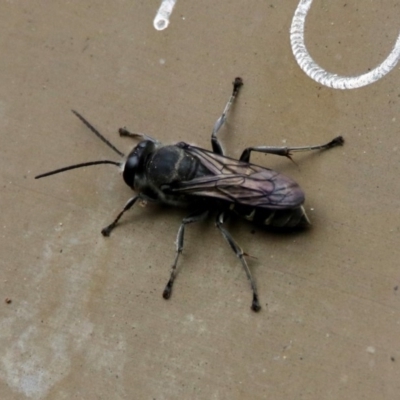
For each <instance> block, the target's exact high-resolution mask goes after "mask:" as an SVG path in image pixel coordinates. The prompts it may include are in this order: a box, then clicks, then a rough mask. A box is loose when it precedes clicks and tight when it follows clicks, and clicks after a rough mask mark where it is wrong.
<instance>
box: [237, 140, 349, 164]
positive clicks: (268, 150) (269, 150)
mask: <svg viewBox="0 0 400 400" xmlns="http://www.w3.org/2000/svg"><path fill="white" fill-rule="evenodd" d="M343 143H344V139H343V137H342V136H338V137H335V138H334V139H333V140H331V141H330V142H329V143H326V144H321V145H316V146H303V147H272V146H256V147H248V148H247V149H245V150H244V151H243V153H242V155H241V156H240V161H244V162H250V153H251V152H252V151H257V152H259V153H265V154H275V155H277V156H285V157H288V158H290V156H291V154H292V153H295V152H300V151H311V150H327V149H331V148H332V147H336V146H341V145H342V144H343Z"/></svg>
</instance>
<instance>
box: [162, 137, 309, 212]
mask: <svg viewBox="0 0 400 400" xmlns="http://www.w3.org/2000/svg"><path fill="white" fill-rule="evenodd" d="M182 145H185V146H184V150H185V151H186V152H187V153H188V154H190V155H191V156H193V157H194V158H195V159H197V160H198V161H199V162H200V163H201V165H202V166H203V167H205V168H206V169H207V170H208V171H209V172H210V173H209V174H207V175H205V176H201V177H198V178H194V179H192V180H190V181H183V182H176V183H174V184H172V185H171V186H170V187H169V190H171V191H172V192H174V193H185V194H190V195H195V196H205V197H212V198H218V199H221V200H225V201H229V202H232V203H238V204H241V205H248V206H253V207H263V208H269V209H271V208H272V209H284V208H296V207H298V206H300V205H301V204H302V203H303V202H304V193H303V191H302V190H301V188H300V186H299V185H298V184H297V183H296V182H295V181H293V180H292V179H290V178H288V177H287V176H285V175H282V174H280V173H278V172H276V171H273V170H271V169H268V168H263V167H260V166H258V165H254V164H249V163H246V162H243V161H239V160H235V159H233V158H229V157H225V156H221V155H218V154H215V153H212V152H211V151H208V150H204V149H201V148H199V147H194V146H190V145H188V144H186V143H182ZM182 147H183V146H182Z"/></svg>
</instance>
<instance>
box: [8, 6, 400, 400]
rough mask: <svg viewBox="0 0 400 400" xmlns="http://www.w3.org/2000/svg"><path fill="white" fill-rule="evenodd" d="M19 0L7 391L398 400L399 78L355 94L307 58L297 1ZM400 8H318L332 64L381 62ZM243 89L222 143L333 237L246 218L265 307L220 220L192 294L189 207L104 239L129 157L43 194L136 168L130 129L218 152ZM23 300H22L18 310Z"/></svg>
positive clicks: (12, 98) (346, 70)
mask: <svg viewBox="0 0 400 400" xmlns="http://www.w3.org/2000/svg"><path fill="white" fill-rule="evenodd" d="M160 3H161V1H136V2H134V1H132V2H127V1H122V0H119V1H115V2H111V1H110V2H101V1H87V0H82V1H79V2H78V1H75V2H65V1H59V0H53V1H51V2H50V1H37V0H30V1H29V2H28V1H22V0H19V1H3V2H1V3H0V11H1V13H0V15H1V16H2V23H1V26H0V38H1V39H0V54H1V62H0V81H1V85H0V140H1V143H0V144H1V145H0V152H1V156H0V162H1V166H0V171H1V173H0V176H1V187H2V193H1V197H0V205H1V214H0V228H1V241H0V243H1V245H0V246H1V247H0V249H1V254H2V257H1V264H0V265H1V268H0V293H1V297H0V300H1V303H0V304H1V305H0V315H1V319H0V323H1V327H0V344H1V346H0V393H1V396H0V397H1V399H72V398H77V399H157V400H161V399H194V398H196V399H248V398H252V399H371V400H372V399H373V400H376V399H397V398H399V397H398V396H399V391H400V339H399V338H400V289H398V287H399V285H400V266H399V259H400V250H399V247H398V246H399V239H400V211H399V206H400V200H399V199H400V182H399V175H400V164H399V152H400V147H399V118H400V117H399V112H400V111H399V109H400V85H399V84H400V70H399V67H396V69H395V70H393V71H392V72H391V73H390V74H388V75H387V76H386V77H385V78H383V79H382V80H380V81H378V82H377V83H375V84H373V85H370V86H367V87H365V88H362V89H358V90H354V91H335V90H332V89H328V88H324V87H321V86H319V85H318V84H316V83H315V82H313V81H312V80H311V79H310V78H308V77H307V76H306V75H305V74H304V73H303V72H302V71H301V70H300V69H299V68H298V66H297V64H296V62H295V60H294V58H293V55H292V52H291V48H290V44H289V27H290V23H291V19H292V17H293V12H294V10H295V8H296V6H297V0H291V1H285V2H283V1H277V0H271V1H268V2H260V1H256V0H249V1H246V2H243V1H239V0H234V1H228V0H222V1H218V2H215V1H208V0H207V1H201V2H189V1H184V0H180V1H178V2H177V4H176V6H175V9H174V11H173V13H172V16H171V24H170V26H169V27H168V28H167V29H166V30H164V31H156V30H155V29H154V27H153V19H154V16H155V14H156V12H157V9H158V7H159V5H160ZM398 21H399V4H398V2H397V1H394V0H392V1H389V0H388V1H385V2H364V1H363V2H361V1H357V2H351V3H349V2H333V1H316V2H315V4H313V6H312V9H311V11H310V15H309V16H308V19H307V26H306V43H307V45H308V47H309V51H310V53H311V54H312V56H313V57H314V59H315V60H316V61H317V62H318V63H319V64H320V65H322V66H324V67H325V68H327V69H329V70H331V71H334V72H337V73H340V74H345V75H354V74H361V73H363V72H365V71H367V70H368V69H369V68H374V67H375V66H376V65H377V64H379V63H380V62H381V61H382V60H383V59H384V58H385V57H386V55H387V54H388V53H389V52H390V50H391V48H392V46H393V44H394V42H395V40H396V37H397V35H398V30H399V23H398ZM235 76H241V77H242V78H243V79H244V82H245V86H244V87H243V91H242V93H241V94H240V96H239V99H238V102H237V104H236V106H235V107H234V109H233V112H232V114H231V116H230V120H229V123H228V124H227V126H226V127H225V128H224V130H223V132H221V139H222V140H223V142H224V143H225V147H226V149H227V151H228V153H229V154H230V155H232V156H235V157H238V156H239V154H240V152H241V150H242V149H243V148H244V147H246V146H249V145H260V144H265V145H282V144H287V145H305V144H317V143H322V142H324V141H327V140H329V139H331V138H333V137H335V136H337V135H339V134H342V135H343V136H344V137H345V139H346V144H345V146H344V147H343V148H337V149H333V150H331V151H329V152H325V153H317V154H305V155H296V157H295V160H296V162H297V164H298V166H296V165H295V164H293V163H290V162H288V161H287V160H286V159H280V158H278V157H273V156H263V155H256V156H255V157H254V162H257V163H260V164H262V165H266V166H269V167H272V168H274V169H277V170H279V171H281V172H284V173H286V174H289V175H290V176H292V177H293V178H294V179H296V180H297V181H298V182H299V183H300V184H301V185H302V187H303V188H304V190H305V191H306V195H307V200H306V209H307V210H308V212H309V215H310V218H311V219H312V222H313V228H312V229H311V230H309V231H307V232H304V233H301V234H296V235H275V234H272V233H269V232H264V231H263V230H260V229H255V232H253V234H252V230H253V229H254V228H253V227H252V225H249V224H247V223H241V222H240V221H236V222H234V223H231V224H230V230H231V232H232V234H233V235H234V237H235V238H236V239H237V240H238V242H239V243H240V244H242V246H243V247H244V248H245V250H246V251H247V252H248V253H250V254H251V255H254V256H255V257H257V259H251V260H250V264H251V268H252V271H253V273H254V276H255V277H256V280H257V283H258V287H259V292H260V298H261V302H262V306H263V308H262V310H261V312H260V313H259V314H255V313H253V312H251V310H250V308H249V306H250V298H251V296H250V290H249V287H248V282H247V280H246V277H245V274H244V271H243V270H242V268H241V266H240V264H239V261H238V260H237V259H235V257H234V255H233V254H232V253H231V250H230V249H229V248H228V246H226V244H225V243H224V242H223V240H222V239H221V237H220V235H219V233H218V232H217V231H216V229H215V228H214V225H213V221H212V220H210V221H209V222H208V223H203V224H198V225H197V226H190V227H188V229H187V234H186V247H185V251H184V254H183V256H182V259H181V264H180V265H181V267H182V268H181V270H180V274H179V276H178V278H177V281H176V285H175V290H174V293H173V296H172V298H171V299H170V300H169V301H165V300H163V299H162V297H161V293H162V289H163V287H164V285H165V283H166V281H167V279H168V275H169V268H170V265H171V263H172V260H173V257H174V241H175V236H176V232H177V229H178V226H179V223H180V220H181V219H182V218H183V216H184V215H185V212H184V211H182V210H164V209H159V208H154V207H146V208H141V207H135V208H134V209H133V210H132V211H131V212H130V213H129V214H128V215H127V216H126V218H124V220H123V222H122V223H121V224H120V226H119V227H118V229H116V230H115V232H114V233H113V235H112V236H111V237H110V238H108V239H105V238H103V237H102V236H101V235H100V229H101V228H102V227H103V226H105V225H106V224H108V223H109V222H110V221H111V220H112V218H113V217H114V216H115V215H116V213H117V212H118V211H119V209H120V208H121V207H122V205H123V204H124V202H125V201H126V200H127V199H128V198H129V196H130V195H131V192H130V190H129V188H128V187H126V186H125V184H124V183H123V181H122V179H121V178H120V175H119V172H118V171H117V169H115V168H114V167H112V166H98V167H91V168H87V169H80V170H76V171H71V172H68V173H64V174H62V175H57V176H54V177H49V178H46V179H43V180H39V181H35V180H34V176H35V175H36V174H39V173H41V172H45V171H48V170H51V169H54V168H58V167H62V166H65V165H69V164H73V163H78V162H83V161H89V160H96V159H99V158H111V159H116V160H117V161H118V157H116V155H115V154H114V153H113V152H112V151H111V150H110V149H108V148H107V147H106V146H104V144H103V143H101V142H100V141H99V140H98V139H97V138H96V137H94V135H93V134H91V133H90V132H89V131H88V130H87V129H86V128H85V126H83V125H82V124H81V122H80V121H79V120H78V119H77V118H76V117H75V116H74V115H73V114H72V113H71V112H70V109H72V108H73V109H76V110H78V111H80V112H81V113H82V114H83V115H85V116H86V118H88V119H89V120H90V121H92V122H93V123H94V124H95V125H96V126H97V127H98V128H99V129H100V130H101V131H102V132H103V133H104V134H105V135H106V136H107V137H108V138H109V139H110V140H112V141H113V142H114V143H115V145H116V146H118V147H119V148H121V150H123V151H124V152H128V151H129V149H130V148H131V147H132V146H133V144H132V142H131V141H130V140H128V139H123V138H119V137H118V136H117V134H116V130H117V128H119V127H120V126H124V125H126V126H128V127H129V128H130V129H131V130H135V131H141V132H146V133H148V134H149V135H152V136H154V137H157V138H158V139H160V140H162V141H164V142H175V141H181V140H185V141H188V142H196V143H197V144H198V145H200V146H203V147H209V146H210V143H209V142H210V132H211V129H212V126H213V124H214V122H215V120H216V118H217V117H218V116H219V113H220V112H221V111H222V108H223V106H224V104H225V102H226V100H227V96H228V95H229V92H230V90H231V81H232V79H233V78H234V77H235ZM7 298H8V299H10V300H11V302H9V303H7V302H6V299H7Z"/></svg>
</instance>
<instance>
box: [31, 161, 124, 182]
mask: <svg viewBox="0 0 400 400" xmlns="http://www.w3.org/2000/svg"><path fill="white" fill-rule="evenodd" d="M98 164H113V165H116V166H118V167H121V166H122V164H121V163H118V162H116V161H110V160H99V161H88V162H85V163H81V164H74V165H69V166H68V167H64V168H59V169H55V170H54V171H49V172H45V173H44V174H40V175H37V176H35V179H40V178H44V177H46V176H50V175H55V174H59V173H60V172H64V171H69V170H71V169H76V168H82V167H89V166H90V165H98Z"/></svg>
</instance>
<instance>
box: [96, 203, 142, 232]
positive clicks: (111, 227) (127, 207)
mask: <svg viewBox="0 0 400 400" xmlns="http://www.w3.org/2000/svg"><path fill="white" fill-rule="evenodd" d="M138 198H139V196H134V197H132V198H130V199H129V200H128V201H127V202H126V204H125V206H124V208H123V209H122V211H121V212H120V213H119V214H118V215H117V218H115V220H114V221H113V222H112V223H111V224H110V225H108V226H106V227H105V228H103V229H102V230H101V233H102V235H103V236H110V233H111V231H112V230H113V229H114V228H115V225H117V223H118V221H119V220H120V219H121V217H122V215H123V214H124V213H125V211H128V210H129V209H130V208H131V207H132V206H133V205H134V204H135V203H136V200H137V199H138Z"/></svg>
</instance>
